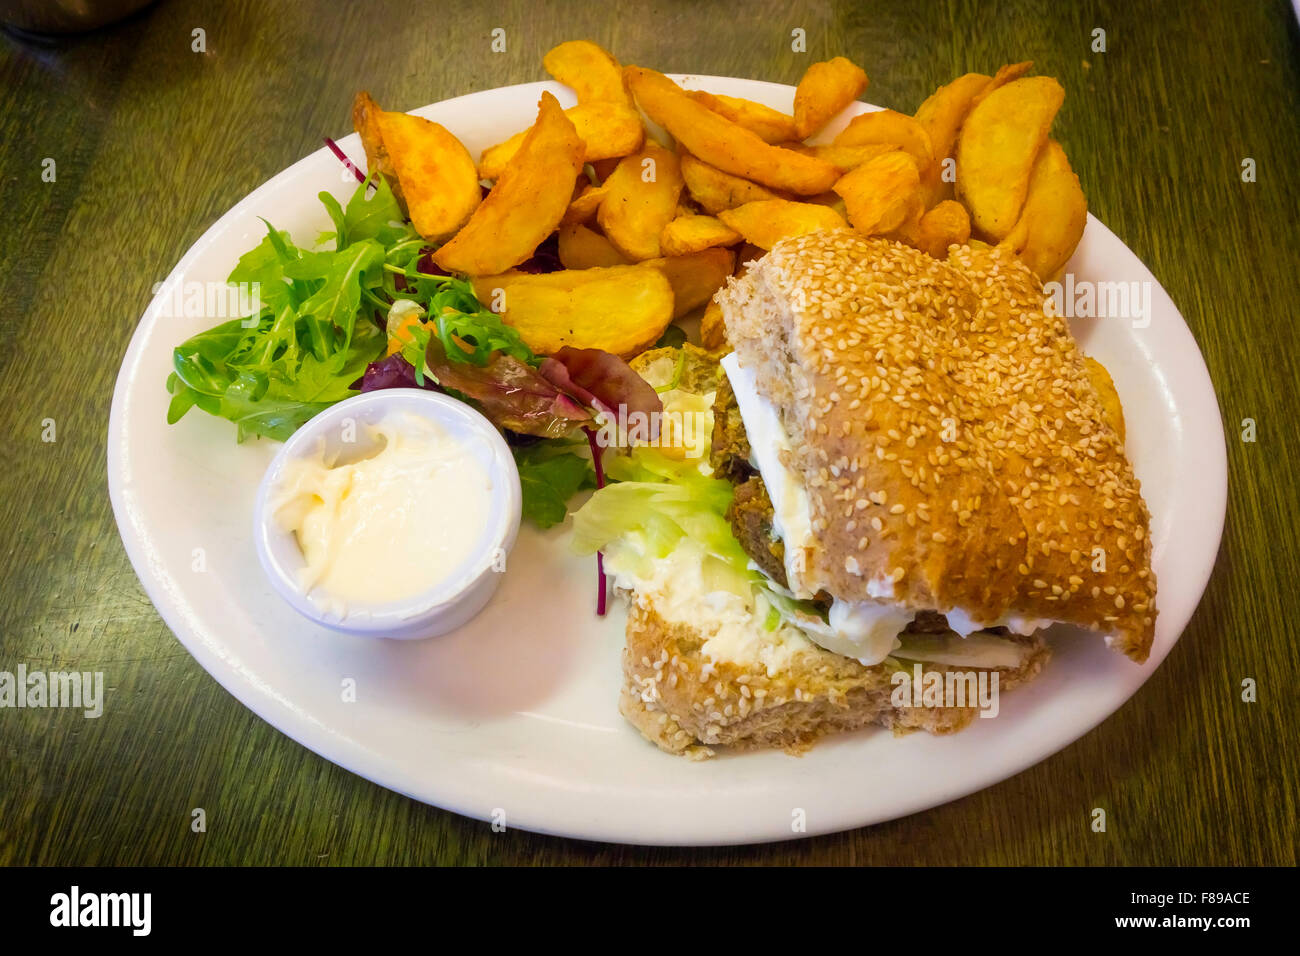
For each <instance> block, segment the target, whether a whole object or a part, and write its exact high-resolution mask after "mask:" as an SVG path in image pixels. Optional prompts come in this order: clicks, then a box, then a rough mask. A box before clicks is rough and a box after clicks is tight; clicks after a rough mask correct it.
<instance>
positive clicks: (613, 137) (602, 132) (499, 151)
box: [478, 102, 645, 179]
mask: <svg viewBox="0 0 1300 956" xmlns="http://www.w3.org/2000/svg"><path fill="white" fill-rule="evenodd" d="M564 115H565V116H567V117H568V118H569V119H570V120H571V121H572V122H573V127H574V129H576V130H577V131H578V136H579V137H580V138H581V139H582V146H583V153H582V155H583V161H584V162H588V163H590V162H594V161H596V160H600V159H614V158H618V157H622V156H627V155H629V154H630V153H635V152H636V151H637V150H638V149H640V148H641V142H642V141H643V140H644V139H645V127H644V126H643V125H642V123H641V114H640V113H638V112H637V111H636V110H634V109H633V108H632V107H630V106H624V105H623V104H622V103H608V102H599V103H580V104H579V105H577V106H571V107H570V108H569V109H567V110H565V111H564ZM527 133H528V130H524V131H523V132H520V133H515V135H514V136H511V137H510V138H509V139H508V140H506V141H505V142H504V143H497V144H496V145H495V146H489V147H488V148H487V149H485V150H483V155H482V156H481V157H479V161H478V174H479V177H480V178H481V179H496V178H497V177H498V176H500V175H501V171H502V170H503V169H505V167H506V163H508V162H510V157H512V156H514V154H515V153H516V152H517V151H518V149H519V146H520V144H522V143H523V141H524V136H525V135H527Z"/></svg>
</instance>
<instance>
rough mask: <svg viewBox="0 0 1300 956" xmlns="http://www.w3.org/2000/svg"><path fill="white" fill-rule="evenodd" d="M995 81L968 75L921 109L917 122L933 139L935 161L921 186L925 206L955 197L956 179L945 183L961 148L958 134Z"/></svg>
mask: <svg viewBox="0 0 1300 956" xmlns="http://www.w3.org/2000/svg"><path fill="white" fill-rule="evenodd" d="M991 81H992V77H989V76H985V75H984V74H983V73H967V74H965V75H964V76H959V77H957V79H955V80H953V81H952V82H951V83H949V84H948V85H947V86H941V87H939V88H938V89H937V90H935V91H934V92H933V93H931V94H930V96H929V97H928V98H927V99H926V101H925V102H924V103H922V104H921V105H920V107H918V108H917V111H916V113H915V114H914V119H915V120H916V122H917V123H918V124H920V126H921V128H922V129H923V130H925V132H926V135H928V136H929V137H930V150H931V152H932V153H933V155H934V159H933V160H932V161H931V163H930V165H929V166H927V167H925V168H924V169H922V170H921V184H922V188H923V189H924V192H925V203H926V205H927V206H933V205H935V204H936V203H938V202H940V201H941V200H944V199H950V198H952V195H953V183H954V182H955V179H951V178H950V179H947V180H945V178H944V176H943V170H944V164H945V162H946V161H947V160H948V159H950V158H951V157H952V153H953V147H954V146H956V145H957V131H958V130H960V129H961V124H962V123H963V122H964V121H965V119H966V115H967V114H968V113H969V112H970V110H971V106H972V104H973V103H974V102H975V97H976V96H978V95H979V94H980V92H981V91H982V90H984V89H985V88H987V87H988V85H989V83H990V82H991Z"/></svg>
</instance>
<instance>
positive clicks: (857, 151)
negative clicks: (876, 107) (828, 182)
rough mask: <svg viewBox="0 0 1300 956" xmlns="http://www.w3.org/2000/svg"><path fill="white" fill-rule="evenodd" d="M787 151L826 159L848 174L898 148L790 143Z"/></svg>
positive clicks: (883, 144)
mask: <svg viewBox="0 0 1300 956" xmlns="http://www.w3.org/2000/svg"><path fill="white" fill-rule="evenodd" d="M786 149H792V150H794V151H795V152H796V153H803V154H804V155H806V156H816V157H817V158H818V159H824V160H826V162H828V163H831V164H833V165H834V166H835V168H836V169H838V170H839V171H840V173H847V172H848V171H849V170H851V169H857V168H858V167H859V166H861V165H862V164H863V163H865V162H866V161H867V160H869V159H872V158H873V157H876V156H879V155H880V154H881V153H887V152H889V151H890V150H891V149H898V147H897V146H895V145H893V144H891V143H872V144H870V145H865V146H842V145H840V144H838V143H828V144H826V145H822V146H805V145H804V144H803V143H788V144H786Z"/></svg>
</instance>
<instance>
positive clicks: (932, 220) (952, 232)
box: [916, 199, 970, 259]
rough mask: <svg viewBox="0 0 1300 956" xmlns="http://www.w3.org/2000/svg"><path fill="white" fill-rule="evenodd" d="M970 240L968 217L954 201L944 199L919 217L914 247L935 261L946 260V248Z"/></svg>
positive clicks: (963, 208)
mask: <svg viewBox="0 0 1300 956" xmlns="http://www.w3.org/2000/svg"><path fill="white" fill-rule="evenodd" d="M969 238H970V216H969V215H967V213H966V207H965V206H963V205H962V204H961V203H959V202H957V200H955V199H945V200H944V201H943V202H941V203H939V204H938V205H937V206H935V207H934V208H933V209H931V210H930V211H928V212H927V213H926V214H925V215H923V216H922V217H921V221H920V223H919V224H918V236H917V242H916V247H917V248H918V249H920V250H921V251H922V252H926V253H929V254H930V255H932V256H934V257H935V258H936V259H947V258H948V247H949V246H951V245H963V244H965V242H966V240H967V239H969Z"/></svg>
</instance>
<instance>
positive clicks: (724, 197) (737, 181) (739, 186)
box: [681, 153, 781, 215]
mask: <svg viewBox="0 0 1300 956" xmlns="http://www.w3.org/2000/svg"><path fill="white" fill-rule="evenodd" d="M681 160H682V179H683V180H684V181H685V183H686V191H687V192H688V193H690V195H691V198H692V199H693V200H695V201H696V202H697V203H699V204H700V207H701V208H702V209H703V210H704V211H705V212H708V213H713V214H714V215H717V214H718V213H719V212H721V211H722V210H723V209H734V208H736V207H737V206H743V205H744V204H745V203H747V202H758V201H759V200H760V199H780V198H781V197H780V196H778V195H777V194H776V193H774V192H772V190H770V189H766V188H764V187H763V186H760V185H758V183H751V182H750V181H749V180H748V179H741V178H740V177H739V176H733V175H731V173H724V172H723V171H722V170H720V169H717V168H716V167H713V166H710V165H709V164H708V163H705V162H701V161H700V160H698V159H696V158H695V157H694V156H692V155H691V154H690V153H686V154H684V155H683V156H682V158H681Z"/></svg>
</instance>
